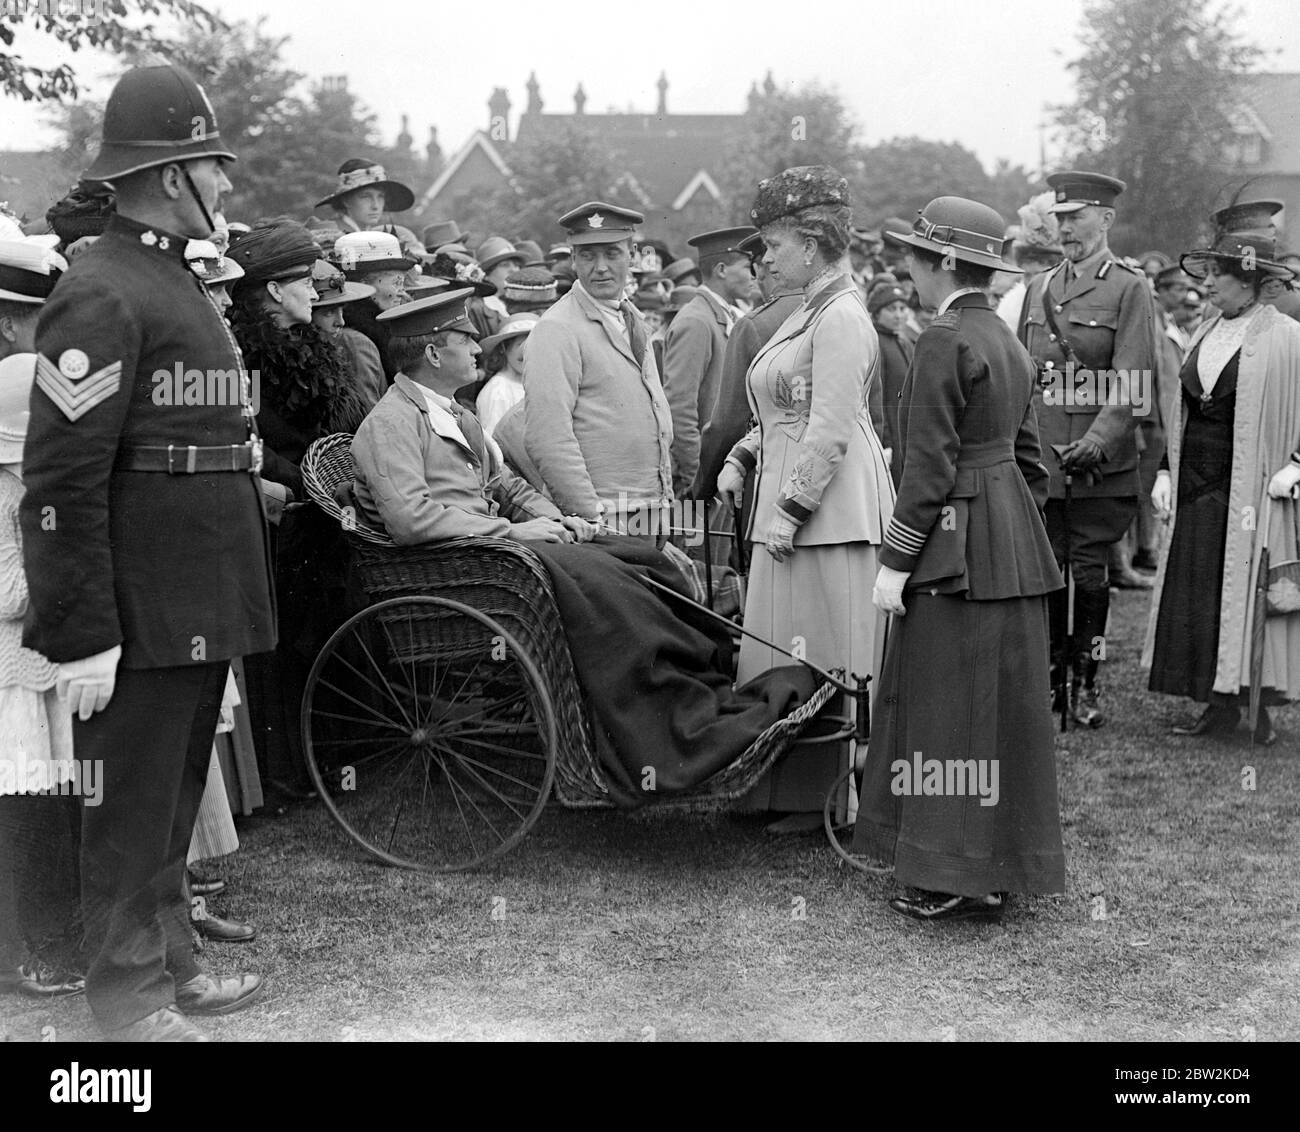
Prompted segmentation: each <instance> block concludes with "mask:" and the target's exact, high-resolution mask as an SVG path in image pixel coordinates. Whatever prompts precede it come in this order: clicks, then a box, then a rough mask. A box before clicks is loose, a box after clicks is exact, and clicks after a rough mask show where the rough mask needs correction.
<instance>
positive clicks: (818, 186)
mask: <svg viewBox="0 0 1300 1132" xmlns="http://www.w3.org/2000/svg"><path fill="white" fill-rule="evenodd" d="M819 204H824V205H841V204H842V205H845V206H849V205H851V204H852V201H851V200H850V199H849V183H848V181H847V180H845V179H844V178H843V177H841V176H840V174H839V173H838V172H836V171H835V170H834V169H832V168H831V167H830V166H829V165H795V166H793V167H791V168H789V169H785V170H783V171H782V172H780V173H778V174H777V175H776V176H775V177H765V178H764V179H763V180H761V181H759V183H758V192H757V194H756V195H755V196H754V207H753V208H751V209H750V210H749V219H750V220H751V221H753V223H754V226H755V227H757V228H763V227H765V226H766V225H768V224H771V223H772V221H774V220H780V219H781V217H783V216H793V215H795V214H796V213H798V212H800V211H802V210H803V209H805V208H812V207H813V206H814V205H819Z"/></svg>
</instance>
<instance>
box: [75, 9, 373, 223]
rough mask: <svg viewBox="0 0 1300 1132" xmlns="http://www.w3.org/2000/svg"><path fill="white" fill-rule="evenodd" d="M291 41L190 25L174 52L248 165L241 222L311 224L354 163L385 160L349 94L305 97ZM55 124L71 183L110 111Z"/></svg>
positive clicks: (327, 86)
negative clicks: (277, 218) (290, 57)
mask: <svg viewBox="0 0 1300 1132" xmlns="http://www.w3.org/2000/svg"><path fill="white" fill-rule="evenodd" d="M286 40H287V37H284V36H281V37H275V36H270V35H268V34H266V32H265V30H264V21H262V20H259V21H258V22H257V23H256V24H249V23H242V22H241V23H235V24H221V25H219V26H214V27H209V26H205V25H201V24H190V25H189V26H187V27H186V28H185V29H184V31H183V32H182V33H181V34H180V36H179V37H177V38H176V39H175V40H174V41H173V42H172V43H171V45H170V47H169V50H168V53H167V58H168V59H169V60H170V61H174V62H177V63H179V64H181V65H182V66H184V67H186V68H187V69H188V70H189V71H190V72H191V73H192V74H193V75H194V76H195V77H196V78H197V79H198V80H199V81H200V82H201V83H202V84H203V87H204V90H206V91H207V94H208V97H209V98H210V99H211V101H212V106H213V109H214V110H215V111H216V114H217V121H218V123H219V125H220V128H221V137H222V140H224V141H225V142H226V143H227V144H228V145H229V146H230V148H231V150H232V152H234V153H235V154H236V155H237V156H238V158H239V161H238V162H237V163H236V164H235V165H234V166H233V167H232V168H231V169H230V179H231V182H232V184H233V186H234V188H233V190H232V192H231V193H230V194H229V196H228V197H227V199H226V202H225V211H226V214H227V216H229V217H230V218H232V219H240V220H245V221H252V220H254V219H256V218H258V217H260V216H274V215H279V214H281V213H287V214H289V215H292V216H298V217H302V218H304V219H305V218H306V217H307V216H308V215H309V214H310V213H311V211H312V205H313V204H314V203H315V202H316V201H317V200H319V199H320V198H321V197H323V196H324V195H325V194H326V192H327V191H328V190H329V188H330V187H331V186H332V184H333V182H334V176H335V170H336V169H337V168H338V167H339V165H341V164H342V163H343V162H344V161H345V160H346V159H347V158H349V157H358V156H375V157H377V158H378V159H380V160H382V154H381V153H380V152H379V147H378V145H377V134H376V127H375V118H374V115H372V114H371V113H369V112H368V111H367V110H366V109H365V108H364V107H362V106H361V105H360V103H359V102H358V100H357V98H356V96H355V95H353V94H352V93H351V92H349V91H348V90H347V89H346V87H345V86H342V85H340V84H337V83H326V82H321V83H318V84H317V85H315V86H314V87H313V88H312V89H311V90H310V91H309V92H308V93H307V94H306V96H305V97H304V96H301V95H300V94H298V93H297V91H298V88H299V86H300V85H301V83H302V81H303V76H302V75H301V74H299V73H298V72H297V71H294V70H291V69H290V68H289V67H288V66H287V65H286V64H285V62H284V60H283V58H282V55H281V52H282V50H283V47H284V44H285V42H286ZM122 55H123V61H124V63H125V64H126V66H127V67H134V66H141V65H146V64H148V63H151V62H154V61H155V58H154V56H153V55H152V54H151V52H150V50H149V49H148V48H146V47H144V46H141V45H140V44H130V45H127V46H126V47H125V48H124V49H123V52H122ZM53 117H54V121H55V122H56V124H57V125H58V127H59V130H60V133H61V135H62V138H63V142H62V144H61V146H60V153H61V155H62V156H63V159H64V162H65V164H66V166H67V168H68V171H69V183H71V182H72V181H73V180H75V178H76V176H77V174H78V173H79V172H80V171H81V170H83V169H84V168H85V167H86V165H87V164H88V163H89V161H90V159H91V157H92V156H93V154H94V151H95V149H96V147H97V146H98V139H99V133H100V124H101V123H102V120H103V106H102V104H99V103H95V102H86V101H81V102H75V103H70V104H67V105H61V106H59V107H58V108H57V109H56V110H55V112H54V115H53Z"/></svg>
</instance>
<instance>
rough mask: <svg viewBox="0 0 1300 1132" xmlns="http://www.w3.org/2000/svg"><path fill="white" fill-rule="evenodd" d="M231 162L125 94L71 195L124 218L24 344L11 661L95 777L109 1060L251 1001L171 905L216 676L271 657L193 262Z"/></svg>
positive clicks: (242, 477)
mask: <svg viewBox="0 0 1300 1132" xmlns="http://www.w3.org/2000/svg"><path fill="white" fill-rule="evenodd" d="M233 159H234V155H233V154H232V153H231V152H230V151H229V149H227V148H226V146H225V144H224V143H223V142H222V141H221V135H220V133H219V132H218V129H217V122H216V117H215V115H214V114H213V112H212V106H211V104H210V103H209V102H208V99H207V95H206V94H205V93H204V92H203V88H202V87H200V86H199V85H198V83H196V82H195V81H194V79H193V78H191V77H190V76H189V75H188V74H187V73H186V72H184V71H182V70H181V69H179V68H177V67H172V66H159V67H144V68H140V69H137V70H133V71H129V72H127V73H126V74H125V75H124V76H123V77H122V78H121V80H119V82H118V84H117V86H116V87H115V88H114V89H113V93H112V95H111V96H110V97H109V100H108V106H107V109H106V111H105V115H104V137H103V144H102V146H101V148H100V151H99V155H98V157H97V158H96V160H95V163H94V164H93V165H92V166H91V168H90V169H89V170H88V171H87V172H86V174H85V177H84V179H86V180H90V181H99V182H104V183H108V184H111V185H112V187H113V189H114V190H115V192H116V194H117V214H116V215H115V216H114V217H113V218H112V219H111V220H110V221H109V223H108V227H107V229H106V230H105V232H104V235H103V236H102V237H100V239H99V241H98V242H97V243H96V244H95V245H94V246H93V247H91V248H89V249H88V250H87V251H85V252H84V253H82V254H80V255H78V256H77V258H76V260H75V261H74V263H73V266H72V267H71V269H70V270H69V271H68V272H67V273H66V274H65V275H64V277H63V278H62V279H61V280H60V282H59V284H58V286H57V287H56V288H55V290H54V293H53V295H52V296H51V297H50V299H49V301H48V303H47V304H46V307H45V311H44V313H43V314H42V316H41V320H40V324H39V326H38V328H37V335H36V349H37V351H38V353H39V359H38V362H37V374H36V386H35V388H34V389H33V391H32V400H31V421H30V425H29V428H28V434H27V451H26V467H25V476H26V481H27V495H26V497H25V499H24V501H23V506H22V513H21V519H22V529H23V543H24V551H25V557H26V562H25V565H26V570H27V577H28V582H29V588H30V593H31V612H30V614H29V621H28V626H27V632H26V636H25V642H26V644H27V645H28V646H29V647H31V648H34V649H36V650H37V651H39V652H41V653H44V654H45V655H46V656H48V657H49V658H50V659H51V660H54V661H57V662H58V663H59V664H60V666H61V676H60V681H59V684H60V688H61V690H64V691H65V692H66V693H67V694H68V695H69V696H70V699H71V702H72V705H73V707H74V708H75V709H76V710H77V712H78V721H77V722H76V724H75V734H74V743H75V748H76V754H77V758H78V759H80V760H83V762H85V761H90V760H93V761H94V762H96V763H98V764H99V765H100V767H102V772H101V773H102V783H103V790H102V801H101V802H100V804H99V805H94V806H92V805H89V804H87V805H83V808H82V860H81V874H82V905H83V908H82V911H83V917H84V920H85V925H86V951H87V955H88V956H89V958H90V965H89V969H88V971H87V973H86V997H87V998H88V1000H89V1002H90V1007H91V1010H92V1011H93V1013H94V1015H95V1018H96V1020H97V1021H98V1022H99V1024H100V1025H101V1026H102V1027H103V1028H104V1029H105V1030H106V1031H108V1033H109V1036H110V1037H111V1038H113V1039H115V1040H119V1041H205V1040H206V1038H205V1037H204V1036H203V1034H202V1032H201V1031H200V1030H199V1029H197V1028H196V1027H195V1026H193V1025H192V1024H191V1023H190V1022H189V1021H188V1020H187V1019H186V1018H185V1017H184V1015H186V1014H215V1013H223V1014H224V1013H228V1012H230V1011H231V1010H237V1009H239V1008H240V1007H242V1006H244V1005H247V1004H248V1003H250V1002H251V1001H252V1000H253V999H254V998H255V997H256V996H257V995H258V993H259V991H260V990H261V980H260V979H258V978H257V977H256V976H240V977H237V978H226V979H218V978H212V977H210V976H207V975H203V974H200V972H199V970H198V968H197V966H196V965H195V962H194V955H193V951H192V946H191V937H190V927H189V909H188V908H187V906H186V903H185V900H184V897H183V895H182V892H181V884H182V877H183V873H184V869H185V855H186V850H187V848H188V846H189V843H190V835H191V832H192V830H193V827H194V819H195V816H196V814H197V811H198V805H199V799H200V797H201V795H202V793H203V785H204V780H205V778H206V776H207V769H208V761H209V755H210V753H211V750H212V738H213V735H214V734H215V731H216V724H217V714H218V710H219V708H220V706H221V696H222V692H223V690H224V688H225V683H226V670H227V668H228V666H229V662H230V660H231V658H232V657H238V656H243V655H245V654H248V653H257V652H262V651H264V650H266V649H269V648H272V647H273V646H274V645H275V610H274V601H273V596H272V591H271V580H270V574H269V570H268V556H267V535H266V522H265V519H264V516H263V510H262V502H261V491H260V488H259V481H258V475H257V472H258V469H259V467H260V454H259V447H258V442H257V440H256V438H255V435H254V431H253V411H252V405H251V399H250V396H249V389H248V386H247V382H246V381H245V380H242V360H241V358H240V356H239V351H238V349H237V348H236V346H235V343H234V339H233V338H232V337H231V336H230V331H229V330H228V329H227V327H226V324H225V322H224V320H223V319H222V318H221V315H220V314H219V313H218V311H217V308H216V307H215V306H214V305H213V303H212V301H211V299H210V298H209V297H208V295H207V293H206V291H205V290H204V287H203V284H202V282H200V280H199V278H198V277H197V276H196V275H195V274H194V273H193V272H192V271H191V269H190V267H189V266H188V265H187V263H186V259H185V247H186V244H187V243H188V241H189V239H190V238H191V237H193V238H202V239H206V238H207V237H208V236H210V235H211V233H212V228H213V225H212V214H213V213H214V212H215V211H216V209H217V204H218V200H219V198H220V196H221V194H222V192H223V191H225V190H227V189H229V188H230V182H229V181H228V180H227V179H226V174H225V171H224V168H223V166H224V163H225V162H226V161H231V160H233ZM176 367H180V368H181V370H182V371H183V372H184V373H186V374H189V373H191V372H193V371H198V372H199V373H201V374H203V375H204V378H205V380H204V382H203V394H204V395H203V397H201V398H200V400H202V401H203V402H204V403H202V404H197V405H196V404H184V405H178V404H174V403H173V398H171V397H168V396H159V395H158V391H159V389H160V387H162V388H167V389H170V388H171V384H172V382H173V379H174V373H175V370H176ZM209 377H211V378H212V379H211V380H208V378H209ZM241 402H243V403H242V404H241Z"/></svg>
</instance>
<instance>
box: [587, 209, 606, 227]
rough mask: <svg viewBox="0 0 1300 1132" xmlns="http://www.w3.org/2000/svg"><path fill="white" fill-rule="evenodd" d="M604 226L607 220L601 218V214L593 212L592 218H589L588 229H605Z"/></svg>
mask: <svg viewBox="0 0 1300 1132" xmlns="http://www.w3.org/2000/svg"><path fill="white" fill-rule="evenodd" d="M604 226H605V218H604V217H603V216H601V214H600V213H599V212H593V213H592V214H591V215H590V216H588V217H587V227H589V228H603V227H604Z"/></svg>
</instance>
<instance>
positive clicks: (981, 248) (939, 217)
mask: <svg viewBox="0 0 1300 1132" xmlns="http://www.w3.org/2000/svg"><path fill="white" fill-rule="evenodd" d="M1005 231H1006V225H1005V224H1004V223H1003V221H1002V217H1001V216H999V215H998V214H997V213H996V212H995V211H994V210H993V209H991V208H989V206H988V205H986V204H980V203H979V202H978V201H973V200H967V199H966V198H965V197H935V199H934V200H932V201H931V202H930V203H929V204H927V205H926V206H925V207H924V208H923V209H921V210H920V212H918V213H917V216H916V220H915V221H914V222H913V224H912V230H911V231H910V232H886V233H885V239H886V240H887V241H888V242H889V243H892V244H901V245H905V246H907V247H911V248H923V249H924V250H926V251H930V252H934V253H936V254H937V255H944V256H946V255H951V256H952V257H953V258H954V259H959V260H961V261H962V262H963V263H973V264H976V265H978V266H979V267H991V268H993V269H994V270H995V271H1011V272H1014V273H1015V274H1017V275H1021V274H1023V272H1022V270H1021V268H1019V267H1017V266H1016V265H1015V264H1014V263H1009V262H1007V259H1006V254H1005V253H1006V250H1007V245H1008V244H1010V242H1011V241H1010V240H1005V239H1004V238H1003V235H1002V233H1003V232H1005Z"/></svg>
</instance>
